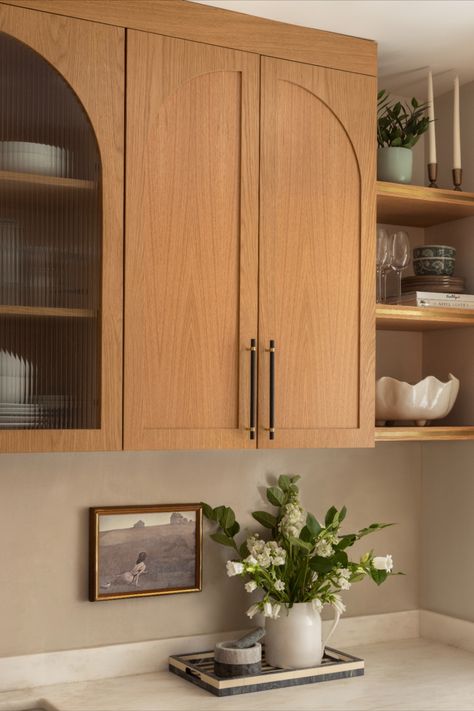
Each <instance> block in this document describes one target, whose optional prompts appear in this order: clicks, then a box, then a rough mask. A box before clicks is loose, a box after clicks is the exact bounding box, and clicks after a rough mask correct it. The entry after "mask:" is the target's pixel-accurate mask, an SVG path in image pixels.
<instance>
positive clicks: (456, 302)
mask: <svg viewBox="0 0 474 711" xmlns="http://www.w3.org/2000/svg"><path fill="white" fill-rule="evenodd" d="M387 303H389V304H400V305H401V306H430V307H436V308H438V307H448V308H453V309H474V294H441V293H440V292H436V291H407V292H405V293H403V294H402V295H401V297H400V298H397V297H394V296H392V297H389V298H388V299H387Z"/></svg>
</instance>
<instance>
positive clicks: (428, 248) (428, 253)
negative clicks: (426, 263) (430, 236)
mask: <svg viewBox="0 0 474 711" xmlns="http://www.w3.org/2000/svg"><path fill="white" fill-rule="evenodd" d="M424 257H437V258H439V257H447V258H448V259H456V249H455V248H454V247H448V246H447V245H445V244H422V245H420V246H419V247H414V248H413V259H419V258H424Z"/></svg>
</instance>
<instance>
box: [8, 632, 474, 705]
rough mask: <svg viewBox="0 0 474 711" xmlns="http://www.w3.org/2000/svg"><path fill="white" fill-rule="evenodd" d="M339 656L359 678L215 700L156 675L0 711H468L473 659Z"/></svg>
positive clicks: (55, 689) (426, 652) (37, 698)
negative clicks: (355, 665)
mask: <svg viewBox="0 0 474 711" xmlns="http://www.w3.org/2000/svg"><path fill="white" fill-rule="evenodd" d="M347 651H349V652H350V653H352V654H355V655H356V656H360V657H363V658H364V659H365V662H366V669H365V676H363V677H356V678H353V679H341V680H338V681H331V682H324V683H320V684H309V685H307V686H299V687H293V688H292V687H288V688H284V689H276V690H272V691H260V692H257V693H253V694H243V695H240V696H233V697H232V696H231V697H225V698H217V697H215V696H213V695H212V694H209V693H208V692H206V691H203V690H202V689H199V688H198V687H196V686H194V685H192V684H190V683H188V682H186V681H184V680H183V679H180V678H179V677H177V676H175V675H173V674H170V673H169V672H166V671H163V672H157V673H156V674H142V675H139V676H128V677H120V678H114V679H103V680H100V681H88V682H87V681H86V682H79V683H73V684H60V685H57V686H45V687H40V688H36V689H29V690H23V691H15V692H4V693H2V694H0V711H23V710H26V709H35V710H36V709H41V708H43V709H45V710H46V711H170V710H171V709H173V711H189V710H190V709H192V710H193V711H214V710H216V711H219V710H221V709H226V711H252V710H253V709H255V711H259V710H260V709H271V711H278V710H279V709H285V711H286V710H287V709H292V711H300V710H301V711H304V710H305V709H308V711H309V710H310V709H311V711H317V710H319V709H321V711H343V710H345V709H348V711H349V710H350V711H357V710H361V711H372V710H373V711H388V710H389V709H391V710H393V711H400V709H406V711H416V710H420V711H437V710H438V709H440V710H441V709H445V710H446V711H453V709H455V710H456V711H474V654H471V653H469V652H465V651H463V650H460V649H456V648H454V647H448V646H445V645H441V644H438V643H435V642H430V641H428V640H424V639H410V640H404V641H396V642H387V643H381V644H371V645H364V646H357V647H352V648H351V649H348V650H347Z"/></svg>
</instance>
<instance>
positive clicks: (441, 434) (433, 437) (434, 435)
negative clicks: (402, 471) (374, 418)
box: [375, 426, 474, 442]
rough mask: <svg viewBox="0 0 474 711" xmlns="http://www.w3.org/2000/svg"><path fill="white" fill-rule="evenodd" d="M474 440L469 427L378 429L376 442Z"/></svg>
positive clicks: (473, 428)
mask: <svg viewBox="0 0 474 711" xmlns="http://www.w3.org/2000/svg"><path fill="white" fill-rule="evenodd" d="M470 439H474V426H472V427H471V426H469V427H376V428H375V441H376V442H435V441H442V440H446V441H449V440H452V441H455V440H458V441H459V440H470Z"/></svg>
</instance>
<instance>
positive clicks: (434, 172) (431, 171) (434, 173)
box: [428, 163, 438, 188]
mask: <svg viewBox="0 0 474 711" xmlns="http://www.w3.org/2000/svg"><path fill="white" fill-rule="evenodd" d="M437 177H438V164H437V163H428V180H429V181H430V184H429V185H428V187H429V188H437V187H438V184H437V182H436V179H437Z"/></svg>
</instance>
